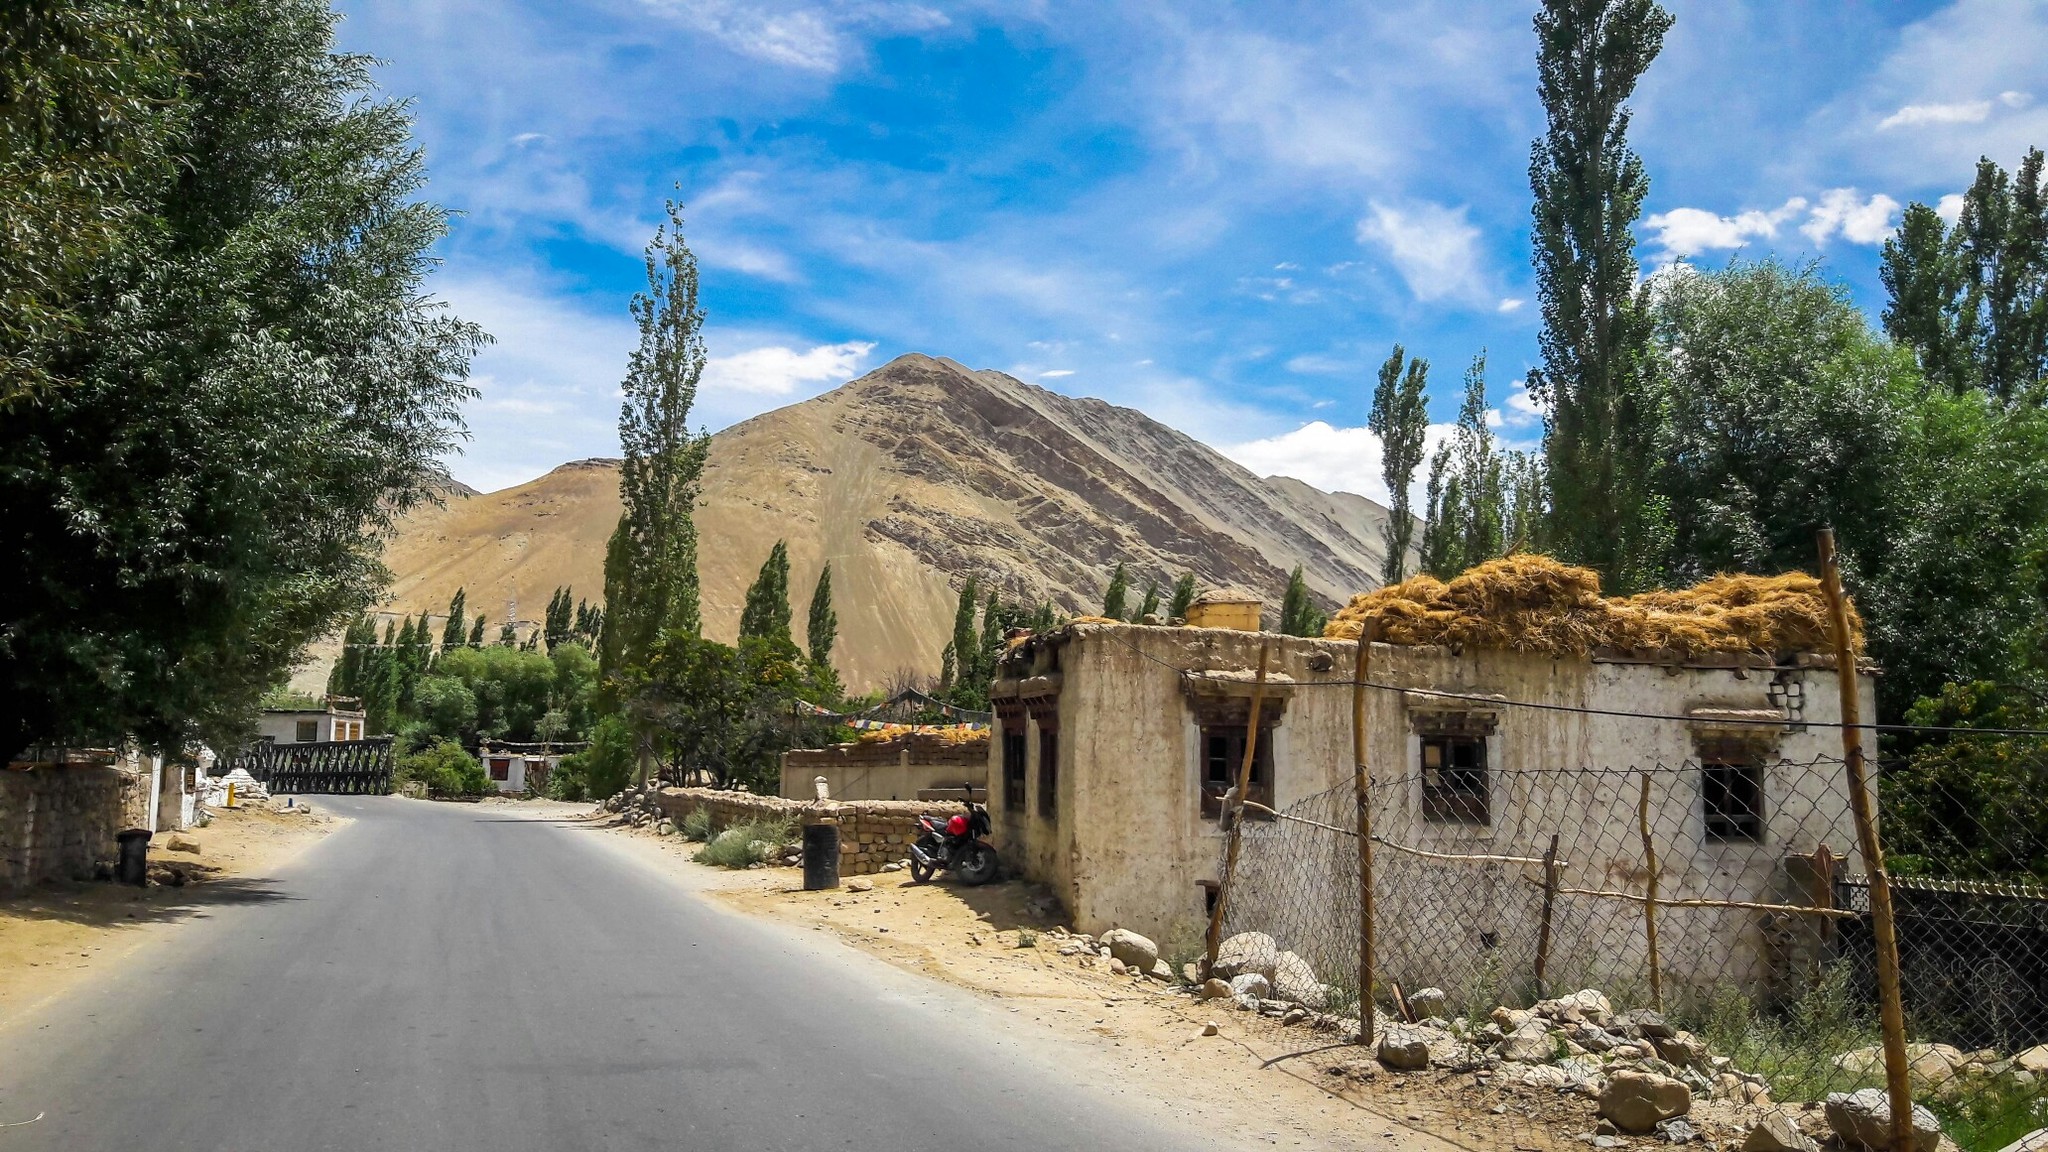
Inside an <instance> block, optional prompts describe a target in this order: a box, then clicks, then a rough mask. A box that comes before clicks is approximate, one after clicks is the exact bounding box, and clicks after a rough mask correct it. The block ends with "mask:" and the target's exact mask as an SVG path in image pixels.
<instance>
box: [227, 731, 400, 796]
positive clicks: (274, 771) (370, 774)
mask: <svg viewBox="0 0 2048 1152" xmlns="http://www.w3.org/2000/svg"><path fill="white" fill-rule="evenodd" d="M391 744H392V738H391V737H389V736H377V737H372V738H371V739H368V740H318V741H309V742H307V743H304V744H272V743H269V742H264V743H259V744H251V745H249V746H248V747H247V748H244V749H242V750H241V751H240V752H238V753H236V754H235V755H234V757H233V758H232V759H230V760H229V762H228V763H227V764H226V765H225V766H224V770H225V771H233V770H234V769H236V768H241V769H243V770H245V771H247V772H248V773H249V775H251V776H253V777H255V778H256V779H257V780H260V781H262V782H263V783H264V784H266V785H268V786H269V788H270V790H271V791H272V792H293V793H308V792H318V793H323V794H326V795H374V796H381V795H383V794H384V793H386V792H389V791H391V761H392V748H391Z"/></svg>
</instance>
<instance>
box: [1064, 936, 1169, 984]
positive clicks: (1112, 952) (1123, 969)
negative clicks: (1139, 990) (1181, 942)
mask: <svg viewBox="0 0 2048 1152" xmlns="http://www.w3.org/2000/svg"><path fill="white" fill-rule="evenodd" d="M1046 934H1047V935H1048V936H1050V937H1052V938H1053V939H1055V940H1058V941H1059V946H1058V948H1057V949H1056V951H1057V952H1058V954H1059V955H1061V956H1071V957H1074V958H1076V959H1077V960H1078V962H1079V963H1080V964H1081V966H1082V967H1084V968H1093V967H1095V966H1096V965H1098V964H1101V965H1104V966H1106V967H1107V968H1108V969H1109V973H1110V975H1112V976H1129V977H1131V978H1133V979H1139V980H1146V979H1149V980H1157V981H1159V982H1160V983H1162V984H1171V983H1173V967H1172V965H1170V964H1168V963H1167V962H1166V961H1164V960H1162V959H1160V957H1159V945H1157V944H1155V943H1153V942H1152V940H1151V939H1150V938H1149V937H1146V936H1140V935H1139V934H1137V933H1136V932H1132V931H1129V930H1127V929H1123V928H1112V929H1110V930H1109V931H1107V932H1104V933H1103V934H1102V935H1101V936H1100V937H1095V936H1091V935H1089V934H1088V933H1086V932H1079V933H1076V932H1068V931H1067V930H1066V929H1064V928H1054V929H1052V930H1051V931H1049V932H1047V933H1046Z"/></svg>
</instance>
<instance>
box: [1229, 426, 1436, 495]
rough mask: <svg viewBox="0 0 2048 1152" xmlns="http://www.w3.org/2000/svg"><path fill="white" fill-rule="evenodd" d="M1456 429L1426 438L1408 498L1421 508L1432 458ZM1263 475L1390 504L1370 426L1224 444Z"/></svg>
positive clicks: (1305, 430)
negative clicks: (1350, 493)
mask: <svg viewBox="0 0 2048 1152" xmlns="http://www.w3.org/2000/svg"><path fill="white" fill-rule="evenodd" d="M1453 428H1454V426H1453V425H1450V424H1432V425H1430V426H1429V432H1428V435H1427V437H1426V440H1425V443H1426V448H1425V450H1424V453H1423V460H1424V463H1423V465H1422V467H1420V468H1417V469H1416V470H1415V478H1414V481H1413V483H1411V484H1410V486H1409V499H1410V500H1411V501H1412V502H1415V503H1417V504H1419V503H1420V501H1421V499H1422V495H1423V487H1424V486H1425V485H1426V484H1427V483H1428V481H1429V477H1428V473H1429V465H1428V463H1427V461H1428V458H1429V454H1430V453H1433V452H1435V451H1436V446H1437V445H1438V444H1440V443H1442V442H1443V441H1444V440H1445V439H1447V438H1449V436H1450V435H1451V432H1452V431H1453ZM1217 450H1218V451H1220V452H1222V453H1223V454H1224V455H1225V456H1228V457H1229V458H1230V459H1232V460H1235V461H1237V462H1238V463H1239V464H1242V465H1244V466H1245V467H1246V468H1249V469H1251V470H1252V471H1253V472H1256V473H1258V474H1259V475H1261V476H1292V477H1294V478H1295V479H1296V480H1300V481H1302V482H1303V483H1305V484H1312V485H1314V486H1315V487H1317V488H1321V489H1322V490H1323V491H1325V492H1355V493H1357V494H1358V495H1361V496H1364V497H1366V498H1367V499H1369V500H1377V501H1378V502H1380V503H1381V504H1386V503H1388V502H1389V501H1388V495H1387V484H1386V481H1385V480H1384V479H1383V478H1382V477H1381V475H1380V464H1381V459H1382V453H1381V449H1380V438H1379V437H1378V436H1375V435H1373V433H1372V429H1370V428H1338V427H1336V426H1334V425H1332V424H1330V423H1329V422H1328V421H1324V420H1315V421H1311V422H1309V423H1307V424H1304V425H1302V426H1301V427H1299V428H1296V429H1295V430H1294V431H1292V432H1283V433H1281V434H1280V435H1278V436H1268V437H1266V438H1265V439H1263V440H1251V441H1247V442H1245V443H1242V444H1226V445H1223V446H1222V447H1220V448H1218V449H1217Z"/></svg>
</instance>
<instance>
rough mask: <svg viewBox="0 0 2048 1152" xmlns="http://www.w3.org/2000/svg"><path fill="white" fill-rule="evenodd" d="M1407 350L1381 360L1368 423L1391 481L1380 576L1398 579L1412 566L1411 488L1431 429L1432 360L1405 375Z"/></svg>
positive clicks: (1384, 476)
mask: <svg viewBox="0 0 2048 1152" xmlns="http://www.w3.org/2000/svg"><path fill="white" fill-rule="evenodd" d="M1405 356H1406V352H1405V350H1404V349H1403V348H1402V347H1401V346H1400V345H1399V344H1396V345H1394V351H1393V353H1392V354H1391V355H1389V356H1388V357H1387V359H1386V362H1385V363H1383V364H1381V365H1380V380H1379V385H1378V386H1377V387H1375V388H1374V389H1373V392H1372V412H1371V414H1370V415H1368V416H1367V417H1366V422H1365V423H1366V427H1367V428H1370V429H1371V430H1372V434H1373V435H1375V436H1377V437H1379V441H1380V478H1381V479H1383V480H1385V481H1386V484H1387V507H1388V512H1389V515H1388V516H1387V523H1386V526H1385V527H1383V528H1382V529H1381V530H1380V538H1381V539H1382V540H1383V541H1384V542H1385V544H1386V549H1387V556H1386V560H1385V562H1384V564H1383V567H1382V568H1381V570H1380V579H1381V580H1383V581H1385V582H1386V583H1388V584H1397V583H1399V582H1400V581H1401V579H1402V578H1403V577H1404V576H1406V575H1407V572H1408V548H1409V545H1410V543H1411V542H1412V541H1413V540H1414V537H1415V513H1414V510H1413V509H1412V508H1411V507H1410V505H1409V501H1408V490H1409V488H1410V486H1411V485H1413V484H1414V483H1415V469H1416V468H1418V467H1420V466H1421V465H1422V451H1423V443H1424V441H1425V440H1426V438H1427V437H1428V435H1429V400H1428V396H1427V391H1428V388H1429V361H1427V360H1415V361H1412V362H1410V363H1409V364H1408V371H1407V373H1406V374H1405V375H1404V374H1403V373H1402V371H1401V361H1402V360H1403V358H1404V357H1405Z"/></svg>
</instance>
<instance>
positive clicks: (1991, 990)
mask: <svg viewBox="0 0 2048 1152" xmlns="http://www.w3.org/2000/svg"><path fill="white" fill-rule="evenodd" d="M1835 893H1836V901H1837V903H1838V905H1839V906H1841V907H1844V908H1849V909H1852V910H1854V911H1857V912H1862V913H1864V914H1865V918H1863V919H1858V920H1844V921H1842V937H1841V941H1842V946H1843V948H1844V949H1845V953H1846V957H1847V958H1849V959H1851V960H1852V961H1853V962H1854V963H1855V965H1856V968H1857V971H1858V973H1859V974H1860V975H1862V976H1863V979H1862V980H1861V981H1860V982H1861V983H1863V984H1864V985H1865V987H1864V989H1863V992H1864V994H1865V995H1866V996H1868V997H1872V998H1873V999H1871V1001H1870V1002H1871V1003H1875V1002H1876V1001H1875V999H1874V997H1875V995H1876V987H1875V980H1876V976H1875V974H1876V967H1877V965H1876V958H1875V957H1876V954H1875V951H1874V949H1875V945H1874V944H1873V943H1872V940H1871V930H1870V920H1869V919H1868V913H1869V911H1870V884H1869V881H1868V880H1865V879H1863V878H1862V877H1852V878H1845V879H1843V880H1840V881H1837V882H1836V885H1835ZM1892 908H1893V919H1894V921H1895V922H1896V924H1897V926H1898V927H1897V934H1898V941H1899V969H1900V984H1901V986H1902V989H1901V990H1902V992H1903V993H1904V995H1903V999H1904V1000H1905V1004H1906V1016H1907V1024H1908V1026H1909V1027H1912V1028H1913V1029H1914V1035H1915V1038H1916V1039H1925V1040H1939V1041H1943V1042H1946V1043H1949V1044H1954V1045H1957V1046H1958V1047H1961V1048H1965V1049H1972V1048H1983V1047H1994V1048H1998V1049H2000V1050H2001V1051H2006V1052H2017V1051H2020V1050H2022V1049H2025V1048H2028V1047H2031V1046H2033V1045H2035V1044H2042V1043H2048V889H2043V888H2038V887H2033V886H2030V885H2023V884H2010V883H1983V882H1975V881H1968V880H1933V879H1925V878H1921V877H1904V876H1900V877H1894V878H1893V879H1892Z"/></svg>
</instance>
